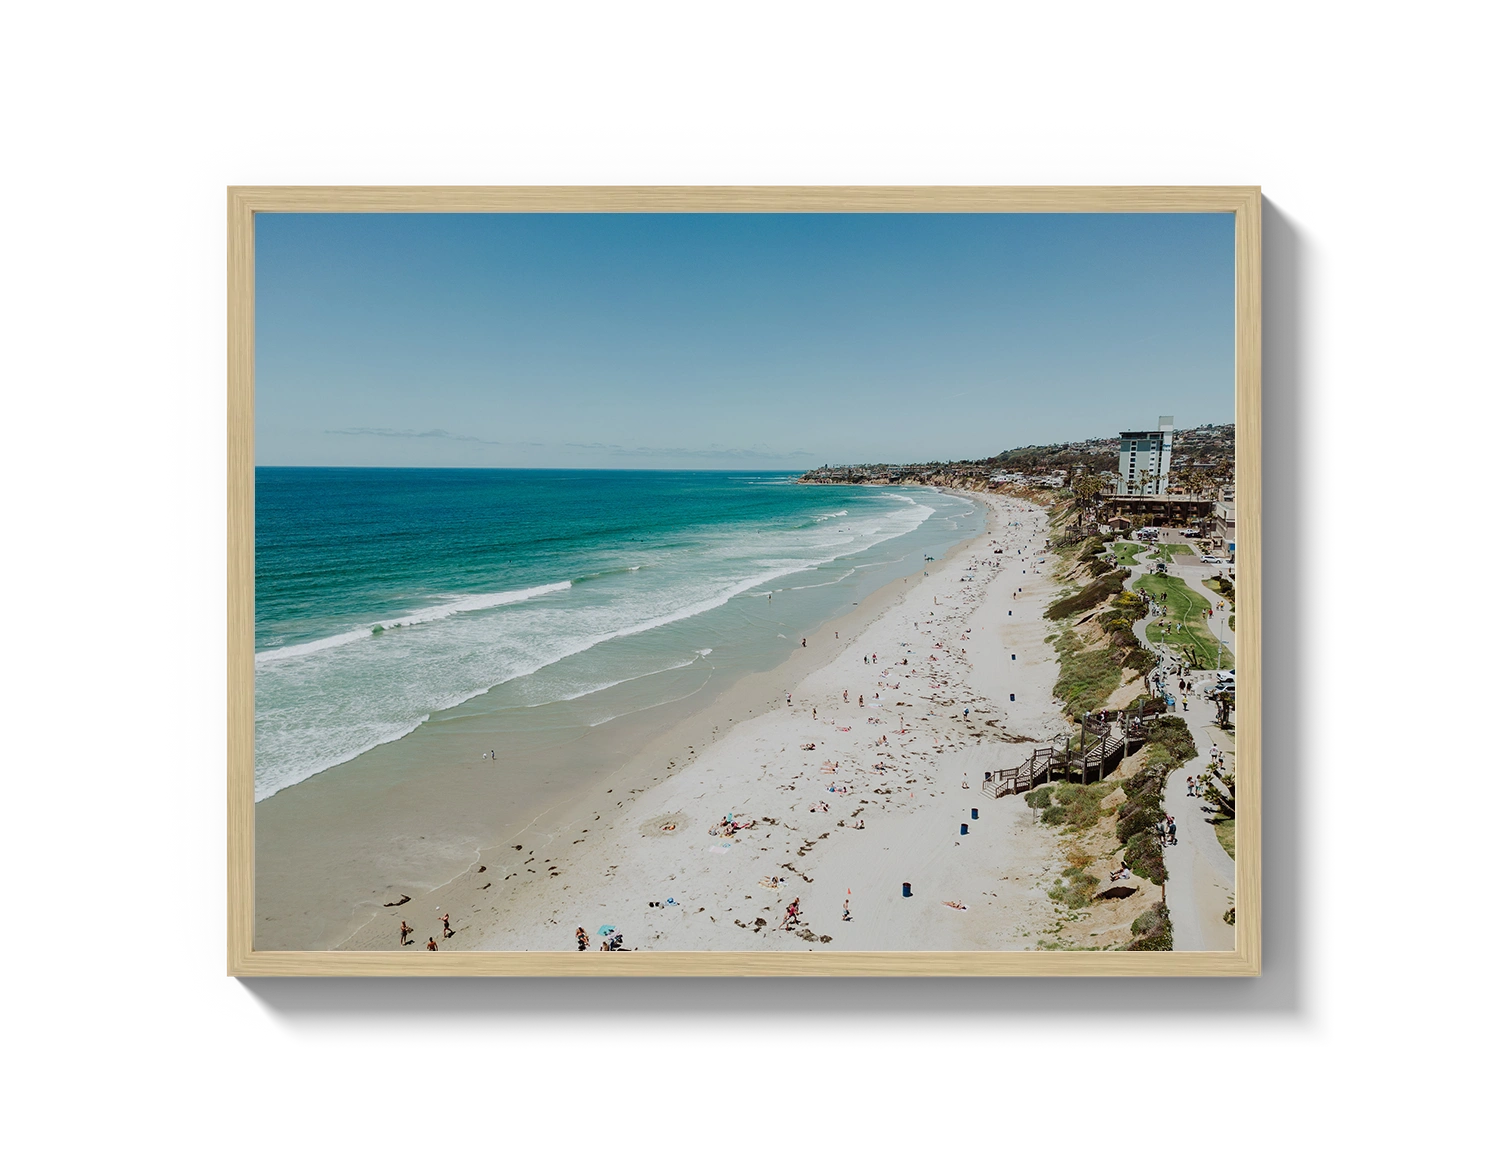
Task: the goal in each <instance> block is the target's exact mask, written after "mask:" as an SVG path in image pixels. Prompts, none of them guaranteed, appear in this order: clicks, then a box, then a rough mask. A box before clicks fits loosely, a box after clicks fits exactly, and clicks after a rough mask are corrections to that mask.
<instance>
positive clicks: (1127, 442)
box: [1115, 414, 1172, 496]
mask: <svg viewBox="0 0 1500 1170" xmlns="http://www.w3.org/2000/svg"><path fill="white" fill-rule="evenodd" d="M1171 469H1172V416H1171V415H1170V414H1164V415H1162V416H1161V417H1160V418H1159V419H1157V420H1156V430H1154V431H1121V432H1120V471H1119V474H1118V476H1117V477H1116V481H1115V493H1116V494H1117V495H1121V496H1164V495H1166V494H1167V476H1168V474H1169V473H1170V471H1171Z"/></svg>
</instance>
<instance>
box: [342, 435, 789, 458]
mask: <svg viewBox="0 0 1500 1170" xmlns="http://www.w3.org/2000/svg"><path fill="white" fill-rule="evenodd" d="M323 433H324V434H325V435H354V436H357V437H360V438H375V439H439V440H442V441H444V442H450V443H478V444H479V445H481V446H484V447H530V448H547V447H549V446H552V447H567V448H571V449H572V450H575V451H599V452H603V453H606V454H609V455H614V456H617V457H619V458H623V459H633V458H653V459H660V458H667V459H726V460H729V459H733V460H744V459H769V460H791V459H814V458H816V456H815V455H814V454H813V453H812V452H811V451H789V452H787V453H786V454H780V453H778V452H776V451H767V450H764V449H760V448H749V447H707V448H693V447H624V446H621V445H620V444H619V443H557V444H548V443H537V442H527V441H519V440H513V441H509V442H506V441H502V440H499V439H483V438H480V437H479V436H478V435H456V434H454V433H453V432H452V431H445V430H441V429H433V430H427V431H418V430H401V429H398V428H396V427H338V428H331V429H328V430H325V431H324V432H323Z"/></svg>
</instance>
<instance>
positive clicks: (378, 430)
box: [323, 427, 545, 447]
mask: <svg viewBox="0 0 1500 1170" xmlns="http://www.w3.org/2000/svg"><path fill="white" fill-rule="evenodd" d="M323 433H324V434H325V435H370V436H373V437H374V438H377V439H446V440H448V441H449V442H453V443H480V444H483V445H484V446H486V447H541V446H544V445H545V444H542V443H522V442H510V443H506V442H501V441H500V440H499V439H481V438H480V437H479V436H478V435H455V434H454V433H453V432H452V431H443V430H431V431H411V430H407V431H401V430H395V429H394V428H392V427H341V428H339V429H337V430H326V431H324V432H323Z"/></svg>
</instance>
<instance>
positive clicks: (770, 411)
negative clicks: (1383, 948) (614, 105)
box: [228, 187, 1261, 976]
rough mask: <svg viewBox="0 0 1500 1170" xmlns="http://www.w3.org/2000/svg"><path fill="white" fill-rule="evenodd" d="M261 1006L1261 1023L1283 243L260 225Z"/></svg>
mask: <svg viewBox="0 0 1500 1170" xmlns="http://www.w3.org/2000/svg"><path fill="white" fill-rule="evenodd" d="M228 275H229V290H228V300H229V330H228V341H229V387H228V389H229V398H228V405H229V415H228V417H229V433H228V439H229V449H228V454H229V460H228V475H229V484H228V487H229V491H228V501H229V503H228V506H229V525H228V529H229V550H228V552H229V597H228V626H229V634H228V638H229V644H228V670H229V679H228V684H229V685H228V696H229V733H228V861H229V875H228V876H229V929H228V947H229V962H228V966H229V972H230V974H231V975H780V976H785V975H1256V974H1258V973H1259V971H1260V761H1261V727H1260V713H1261V707H1260V642H1261V639H1260V612H1261V594H1260V582H1261V571H1260V550H1261V534H1260V501H1261V482H1260V474H1261V472H1260V467H1261V464H1260V370H1261V355H1260V319H1261V306H1260V289H1261V280H1260V192H1259V189H1258V188H1255V187H1160V188H1152V187H1145V188H1139V187H1131V188H1109V187H1100V188H1070V187H1057V188H977V187H948V188H936V187H933V188H925V187H924V188H894V187H877V188H867V187H857V188H832V187H807V188H624V187H616V188H352V187H351V188H298V187H265V188H233V189H231V190H230V191H229V255H228Z"/></svg>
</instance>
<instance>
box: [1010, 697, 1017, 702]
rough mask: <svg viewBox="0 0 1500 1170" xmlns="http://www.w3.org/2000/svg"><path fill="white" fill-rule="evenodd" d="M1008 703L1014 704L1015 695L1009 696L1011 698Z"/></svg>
mask: <svg viewBox="0 0 1500 1170" xmlns="http://www.w3.org/2000/svg"><path fill="white" fill-rule="evenodd" d="M1010 701H1011V702H1012V703H1014V702H1015V701H1016V696H1015V695H1011V697H1010Z"/></svg>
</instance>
